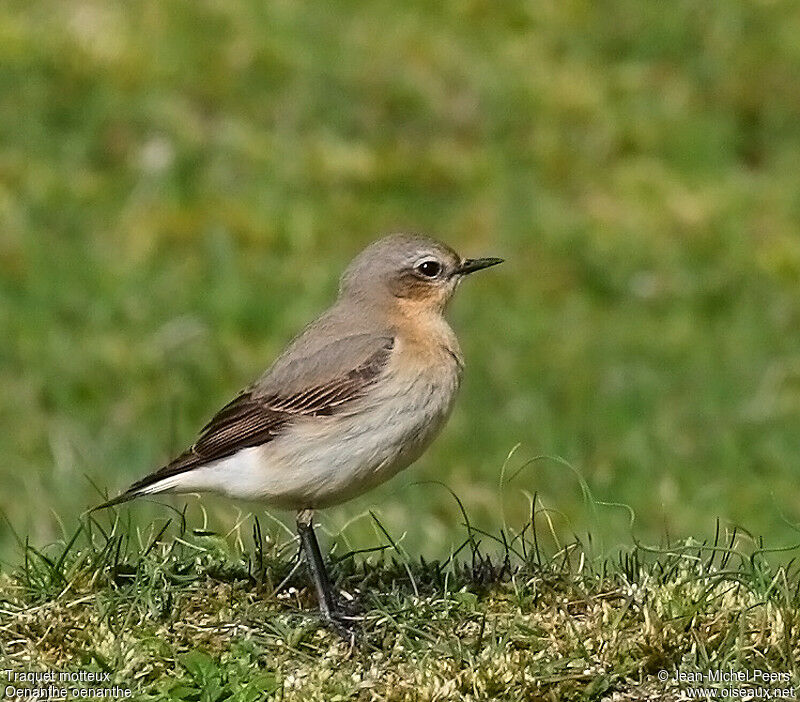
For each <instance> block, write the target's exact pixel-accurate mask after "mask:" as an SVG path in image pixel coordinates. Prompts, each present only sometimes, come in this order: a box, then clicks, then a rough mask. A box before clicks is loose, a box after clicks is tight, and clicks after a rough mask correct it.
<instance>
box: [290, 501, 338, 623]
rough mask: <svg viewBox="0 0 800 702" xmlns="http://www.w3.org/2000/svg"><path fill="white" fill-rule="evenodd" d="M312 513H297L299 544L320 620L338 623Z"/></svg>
mask: <svg viewBox="0 0 800 702" xmlns="http://www.w3.org/2000/svg"><path fill="white" fill-rule="evenodd" d="M313 516H314V511H313V510H311V509H303V510H300V511H299V512H298V513H297V533H298V534H299V536H300V543H301V544H302V546H303V551H305V554H306V560H307V561H308V569H309V570H310V571H311V577H312V579H313V580H314V586H315V587H316V589H317V599H318V600H319V611H320V614H322V618H323V619H325V621H327V622H329V623H338V620H337V615H338V614H339V612H338V609H337V607H336V600H335V598H334V594H333V588H332V586H331V581H330V578H329V577H328V571H327V570H325V563H323V561H322V553H321V552H320V550H319V544H318V543H317V537H316V535H315V534H314V525H313V523H312V518H313Z"/></svg>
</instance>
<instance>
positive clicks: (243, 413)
mask: <svg viewBox="0 0 800 702" xmlns="http://www.w3.org/2000/svg"><path fill="white" fill-rule="evenodd" d="M393 347H394V339H391V338H390V339H387V340H386V342H385V343H384V344H383V345H382V346H381V347H380V348H379V349H378V350H377V351H375V352H374V353H373V354H372V355H371V356H369V358H367V360H366V361H365V362H363V363H362V364H360V365H359V366H357V367H356V368H354V369H353V370H351V371H350V372H349V373H346V374H343V375H340V376H338V377H335V378H333V379H332V380H330V381H328V382H324V383H320V384H318V385H314V386H312V387H309V388H308V389H306V390H303V391H302V392H296V393H294V394H290V395H286V396H283V395H281V394H279V393H272V394H269V395H260V394H258V392H257V391H256V390H254V389H248V390H245V391H244V392H243V393H241V394H240V395H239V396H238V397H236V398H235V399H234V400H232V401H231V402H229V403H228V404H227V405H225V406H224V407H223V408H222V409H221V410H220V411H219V412H217V414H216V415H214V417H213V419H212V420H211V421H210V422H209V423H208V424H206V426H205V427H204V428H203V430H202V431H201V432H200V436H199V437H198V439H197V441H196V442H195V443H194V445H193V446H191V447H190V448H189V449H187V450H186V451H184V452H183V453H182V454H181V455H180V456H178V457H177V458H176V459H175V460H173V461H171V462H170V463H168V464H167V465H165V466H164V467H163V468H160V469H159V470H157V471H155V472H154V473H151V474H150V475H147V476H145V477H144V478H142V479H141V480H139V481H137V482H135V483H134V484H133V485H131V486H130V487H129V488H128V490H126V491H125V492H124V493H123V494H122V495H120V496H119V497H118V498H116V499H114V500H111V501H110V502H107V503H105V504H103V505H100V507H107V506H110V505H111V504H117V503H118V502H124V501H125V500H126V499H131V498H133V497H135V496H136V494H137V493H138V492H139V491H140V490H141V489H142V488H145V487H147V486H148V485H152V484H153V483H157V482H158V481H160V480H163V479H164V478H168V477H170V476H172V475H177V474H178V473H184V472H186V471H188V470H192V469H193V468H197V467H199V466H201V465H204V464H206V463H211V462H212V461H216V460H219V459H221V458H226V457H228V456H231V455H233V454H234V453H236V452H237V451H241V450H242V449H245V448H249V447H251V446H259V445H261V444H265V443H267V442H268V441H271V440H272V439H273V438H275V437H276V436H277V435H278V434H279V433H280V432H281V431H282V430H283V429H284V428H285V427H286V426H287V425H288V424H289V423H290V422H291V421H292V420H293V419H295V418H297V417H316V416H322V415H331V414H335V413H336V411H337V410H338V409H340V408H342V407H343V406H345V405H347V404H348V403H350V402H352V401H353V400H357V399H358V398H360V397H363V396H364V394H365V393H366V391H367V390H368V389H369V387H370V386H371V385H372V384H373V383H374V381H375V380H376V379H377V378H378V376H379V375H380V373H381V371H382V370H383V368H384V366H385V365H386V362H387V361H388V359H389V355H390V354H391V351H392V348H393ZM100 507H98V508H96V509H100Z"/></svg>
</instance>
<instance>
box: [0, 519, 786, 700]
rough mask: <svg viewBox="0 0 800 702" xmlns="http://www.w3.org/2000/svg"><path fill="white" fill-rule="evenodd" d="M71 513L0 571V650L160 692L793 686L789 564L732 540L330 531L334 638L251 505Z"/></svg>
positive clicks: (513, 694)
mask: <svg viewBox="0 0 800 702" xmlns="http://www.w3.org/2000/svg"><path fill="white" fill-rule="evenodd" d="M84 524H85V528H84V529H83V530H82V532H81V533H78V534H76V535H75V539H74V541H73V542H72V543H71V544H67V545H64V544H62V545H61V546H57V547H54V548H52V549H50V550H49V551H48V553H41V552H39V551H37V550H34V549H32V548H30V547H29V548H27V549H26V552H27V558H26V559H25V563H24V564H23V565H22V566H20V568H18V569H17V570H16V571H14V572H12V573H8V574H5V575H4V576H2V580H0V655H2V661H3V665H2V666H0V667H2V668H4V669H11V670H14V671H23V670H24V671H30V670H59V671H61V670H96V671H106V672H109V673H110V678H111V683H108V684H117V685H119V686H122V687H126V688H129V689H131V690H132V692H133V696H134V697H135V698H136V699H175V700H178V699H182V700H239V701H241V700H257V699H282V700H298V701H300V700H303V701H306V700H325V701H326V702H329V701H331V700H351V699H353V700H398V701H399V700H414V701H418V700H420V701H421V700H463V699H467V700H470V699H471V700H493V699H503V700H532V699H533V700H535V699H541V700H554V701H555V700H573V699H575V700H578V699H618V700H642V699H653V700H672V699H674V700H677V699H685V694H686V685H687V684H686V683H676V682H675V681H674V676H675V674H676V672H677V671H682V672H684V673H689V674H691V673H694V672H696V671H709V670H711V671H713V670H722V671H726V670H736V671H745V672H746V671H751V672H752V671H757V670H764V671H773V672H779V673H782V674H785V675H788V676H790V677H791V681H792V682H791V683H790V684H789V683H782V684H780V685H778V684H777V683H776V684H775V686H774V687H780V688H782V689H783V688H787V687H790V686H791V685H796V684H798V683H800V675H799V674H800V669H799V668H798V663H797V661H798V660H799V658H798V657H800V637H798V627H800V614H799V613H798V604H799V603H800V595H799V594H798V586H799V584H800V580H799V579H798V572H797V567H796V565H795V564H794V562H793V561H788V560H786V561H785V562H784V564H783V565H781V564H780V563H776V562H775V560H774V558H772V557H771V554H769V553H768V552H766V551H765V550H764V549H763V548H762V547H760V546H757V545H756V544H753V542H752V541H751V540H750V539H749V538H747V537H740V536H736V535H732V534H729V535H727V537H726V538H722V537H720V536H719V535H718V536H717V538H716V539H715V540H713V541H711V542H709V543H705V544H700V543H684V544H680V545H673V546H672V547H664V548H661V549H655V550H653V549H649V548H646V547H644V546H641V545H639V546H635V547H633V548H632V549H631V550H629V551H627V552H625V553H623V554H621V555H620V556H619V557H618V558H616V559H611V560H609V559H605V560H598V559H597V558H594V557H593V556H592V555H591V546H590V545H589V544H584V543H581V542H579V541H575V542H574V543H572V544H569V545H567V546H565V547H564V548H562V549H561V550H560V551H559V552H554V553H551V554H550V555H545V554H543V553H542V550H541V548H540V547H538V546H537V544H538V542H539V539H538V537H536V535H535V532H534V531H533V529H532V528H530V527H529V528H526V529H523V530H521V531H520V532H513V531H510V530H505V531H502V532H499V533H498V534H497V535H495V538H496V540H494V539H492V537H491V536H489V535H483V536H481V535H480V534H476V533H475V532H473V531H470V532H469V535H468V538H467V539H466V540H465V542H464V544H463V547H462V549H461V551H460V552H459V553H457V554H456V553H454V554H453V557H452V558H450V559H447V560H446V561H444V562H425V561H422V560H411V559H409V558H408V557H407V555H406V554H404V552H403V551H402V549H401V548H400V547H399V545H398V544H396V543H395V544H394V546H393V545H392V543H387V544H385V545H383V546H381V547H380V548H379V549H378V550H377V551H376V552H375V553H372V554H363V553H359V554H346V553H342V552H339V553H337V551H338V550H339V548H340V547H341V543H339V542H334V547H333V549H332V554H331V559H332V561H333V562H334V564H335V565H334V566H333V572H334V574H335V577H336V579H337V583H338V588H339V590H340V592H342V593H343V597H344V598H345V599H346V600H348V601H349V602H350V607H351V608H353V610H354V611H356V612H357V613H358V615H357V619H356V623H355V629H356V630H357V631H358V642H357V643H356V645H355V646H352V645H349V644H348V643H346V642H344V641H343V640H341V639H340V638H339V637H338V636H337V635H336V634H334V633H332V632H331V631H329V630H328V629H326V628H325V627H324V626H323V625H321V623H320V621H319V620H318V619H317V617H316V616H315V611H314V607H315V602H314V599H313V595H312V594H311V588H309V587H307V586H306V575H305V570H304V569H295V572H294V574H292V568H293V566H294V565H295V562H296V561H295V558H296V552H295V546H296V544H295V543H294V542H293V541H291V540H289V539H286V540H283V541H281V540H280V539H279V538H277V535H276V534H270V535H266V536H265V535H262V533H261V528H260V526H261V525H260V524H259V523H258V522H257V521H254V520H248V521H247V522H246V523H243V524H242V525H240V528H239V529H238V530H237V531H236V532H235V533H233V534H230V535H228V536H227V537H225V536H220V535H216V534H211V533H206V532H199V533H186V532H185V531H183V530H182V529H178V530H176V531H174V532H171V531H170V528H167V529H165V530H164V531H161V533H152V534H150V535H149V536H148V538H133V537H132V536H131V535H129V534H127V533H126V532H125V530H124V529H123V528H122V525H121V523H120V522H119V521H117V522H116V523H115V524H114V525H113V526H112V527H111V529H110V530H105V531H104V532H101V531H100V530H99V529H98V528H97V527H98V524H97V523H94V524H89V523H88V522H85V523H84ZM251 526H252V527H253V529H252V532H253V538H252V540H251V539H250V538H249V534H248V538H242V534H246V533H248V532H249V530H250V527H251ZM499 544H503V545H502V546H501V545H499ZM772 556H774V554H772ZM779 560H781V561H783V560H784V559H783V556H781V557H780V559H779ZM287 576H289V577H288V580H287ZM281 581H283V582H281ZM276 586H280V587H279V589H277V590H276ZM659 671H667V673H668V675H669V678H670V679H669V680H668V681H667V682H662V681H660V680H659V676H658V673H659ZM662 675H664V673H662ZM95 687H96V686H95ZM729 687H730V685H729V684H728V685H725V684H720V685H717V688H719V689H720V690H721V689H722V688H726V689H727V688H729ZM757 687H758V685H757V684H755V683H754V684H753V689H756V688H757ZM762 687H763V685H762ZM681 695H684V697H682V696H681Z"/></svg>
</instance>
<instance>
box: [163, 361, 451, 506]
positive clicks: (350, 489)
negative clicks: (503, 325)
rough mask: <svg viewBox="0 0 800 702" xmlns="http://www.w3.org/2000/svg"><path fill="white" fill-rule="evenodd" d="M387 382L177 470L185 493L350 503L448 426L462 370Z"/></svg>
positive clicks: (285, 502) (178, 486)
mask: <svg viewBox="0 0 800 702" xmlns="http://www.w3.org/2000/svg"><path fill="white" fill-rule="evenodd" d="M403 375H409V377H408V379H406V380H398V375H397V374H396V373H395V372H392V373H391V380H389V379H388V378H387V379H386V381H384V382H381V383H379V385H378V386H376V389H374V390H372V391H371V392H370V393H369V394H368V395H367V396H366V397H364V398H363V399H362V400H360V401H358V402H357V403H355V404H354V405H353V406H352V407H349V408H348V409H347V410H346V411H345V413H344V414H341V415H335V416H328V417H308V418H302V419H298V421H297V422H296V423H295V424H294V425H293V426H291V427H289V428H288V429H287V430H286V431H285V432H284V433H283V434H281V436H279V437H278V438H276V439H274V440H273V441H271V442H269V443H267V444H265V445H263V446H257V447H253V448H248V449H243V450H242V451H239V452H238V453H236V454H234V455H233V456H230V457H228V458H224V459H222V460H219V461H216V462H214V463H210V464H208V465H207V466H202V467H200V468H196V469H194V470H192V471H189V472H187V473H184V474H181V475H179V476H175V482H174V484H173V485H170V486H169V487H167V486H162V489H164V488H165V487H166V489H169V490H172V491H178V492H192V491H194V490H198V491H204V490H210V491H214V492H220V493H223V494H225V495H228V496H230V497H236V498H242V499H250V500H260V501H264V502H266V503H268V504H272V505H275V506H277V507H284V508H288V509H306V508H320V507H328V506H330V505H334V504H338V503H340V502H344V501H345V500H348V499H350V498H352V497H355V496H356V495H358V494H360V493H362V492H364V491H365V490H368V489H370V488H372V487H375V486H376V485H378V484H380V483H382V482H384V481H385V480H388V479H389V478H391V477H392V476H394V475H395V474H396V473H397V472H398V471H400V470H402V469H403V468H406V467H407V466H408V465H410V464H411V463H412V462H413V461H415V460H416V459H417V458H418V457H419V456H420V454H421V453H422V452H423V451H424V450H425V449H426V448H427V446H428V445H429V444H430V442H431V441H432V440H433V438H434V437H435V436H436V435H437V434H438V433H439V430H440V429H441V428H442V426H443V425H444V423H445V421H446V419H447V417H448V415H449V414H450V410H451V408H452V405H453V400H454V398H455V394H456V391H457V390H458V386H459V380H460V372H459V368H458V365H457V364H456V363H453V365H452V368H450V369H449V370H448V372H446V373H444V374H441V373H438V374H436V375H435V378H434V374H432V373H431V372H430V371H429V369H423V370H422V371H421V372H419V373H414V374H403Z"/></svg>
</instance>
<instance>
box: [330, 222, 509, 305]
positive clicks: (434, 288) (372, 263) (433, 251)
mask: <svg viewBox="0 0 800 702" xmlns="http://www.w3.org/2000/svg"><path fill="white" fill-rule="evenodd" d="M502 262H503V259H501V258H462V257H461V256H459V255H458V254H457V253H456V252H455V251H453V249H451V248H450V247H449V246H447V245H446V244H443V243H441V242H439V241H436V240H435V239H431V238H429V237H424V236H418V235H408V234H391V235H389V236H386V237H384V238H382V239H379V240H378V241H376V242H374V243H372V244H370V245H369V246H368V247H367V248H366V249H364V250H363V251H362V252H361V253H360V254H359V255H358V256H356V258H355V259H353V261H352V263H351V264H350V265H349V266H348V267H347V270H346V271H345V272H344V275H342V278H341V284H340V287H339V294H340V297H350V298H356V299H359V300H362V301H364V302H371V303H373V304H386V303H388V304H391V305H399V306H400V307H404V308H407V309H410V310H430V311H437V312H440V313H441V312H443V311H444V309H445V308H446V307H447V303H448V302H449V301H450V298H451V297H452V296H453V293H454V292H455V290H456V288H457V287H458V284H459V283H460V282H461V281H462V280H463V279H464V277H465V276H467V275H469V274H470V273H474V272H475V271H479V270H482V269H483V268H489V267H490V266H494V265H497V264H498V263H502Z"/></svg>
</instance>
